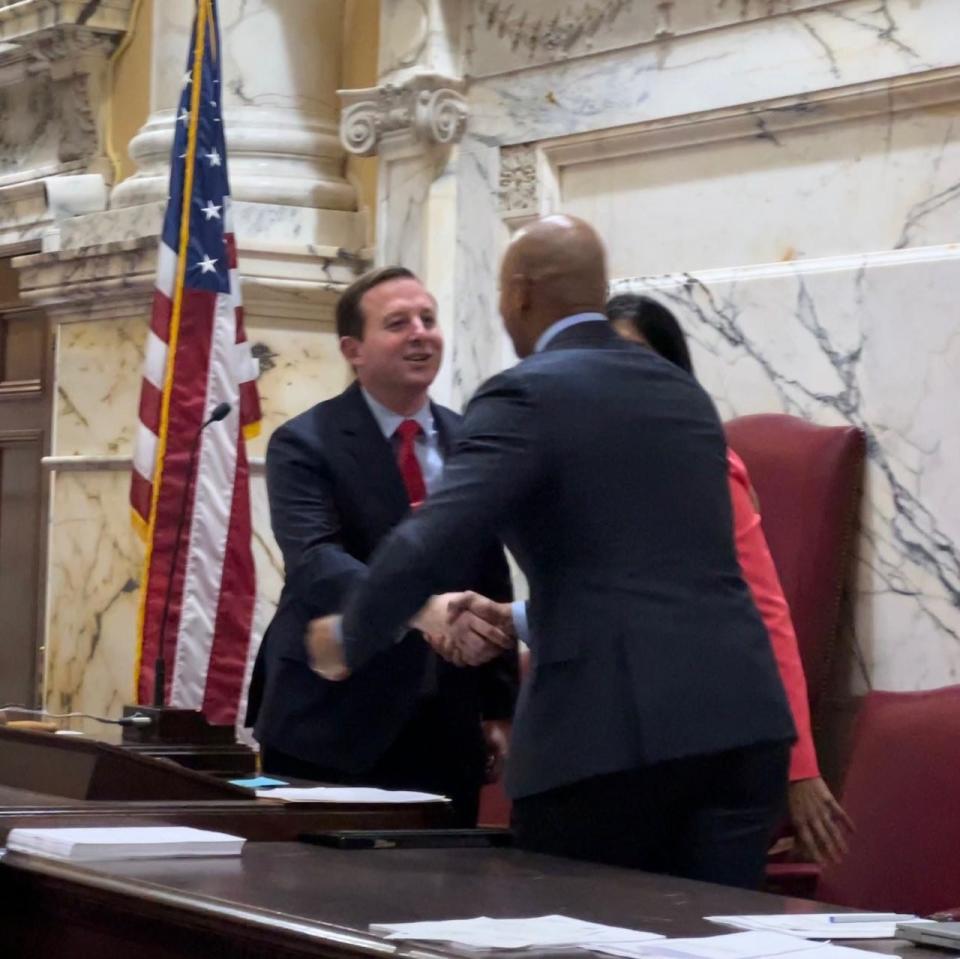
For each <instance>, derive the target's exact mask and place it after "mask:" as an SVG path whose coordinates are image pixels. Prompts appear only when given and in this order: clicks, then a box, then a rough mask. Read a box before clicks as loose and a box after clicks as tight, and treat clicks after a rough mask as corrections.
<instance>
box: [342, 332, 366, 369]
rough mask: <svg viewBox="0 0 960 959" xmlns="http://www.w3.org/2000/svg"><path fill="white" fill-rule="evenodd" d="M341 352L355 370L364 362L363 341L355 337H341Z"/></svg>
mask: <svg viewBox="0 0 960 959" xmlns="http://www.w3.org/2000/svg"><path fill="white" fill-rule="evenodd" d="M340 352H341V354H342V355H343V358H344V359H345V360H346V361H347V362H348V363H349V364H350V365H351V366H352V367H354V368H356V367H357V365H358V363H362V362H363V340H358V339H357V338H356V337H355V336H341V337H340Z"/></svg>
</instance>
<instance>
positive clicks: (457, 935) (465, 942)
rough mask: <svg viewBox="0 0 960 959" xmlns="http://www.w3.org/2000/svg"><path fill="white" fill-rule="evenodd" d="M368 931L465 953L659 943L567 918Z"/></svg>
mask: <svg viewBox="0 0 960 959" xmlns="http://www.w3.org/2000/svg"><path fill="white" fill-rule="evenodd" d="M370 931H371V932H374V933H377V934H378V935H382V936H385V937H386V938H388V939H413V940H418V941H426V942H449V943H453V944H455V945H458V946H464V947H466V948H468V949H530V948H535V947H541V948H543V947H553V948H563V947H573V948H577V947H579V948H583V949H592V948H594V947H595V946H597V945H598V944H600V943H609V942H624V943H636V942H642V941H650V940H654V939H662V938H663V937H662V936H659V935H657V933H653V932H641V931H639V930H636V929H622V928H618V927H616V926H605V925H601V924H600V923H596V922H585V921H583V920H580V919H573V918H571V917H570V916H534V917H531V918H526V919H490V918H489V917H487V916H478V917H476V918H474V919H450V920H441V921H438V922H401V923H373V924H371V926H370Z"/></svg>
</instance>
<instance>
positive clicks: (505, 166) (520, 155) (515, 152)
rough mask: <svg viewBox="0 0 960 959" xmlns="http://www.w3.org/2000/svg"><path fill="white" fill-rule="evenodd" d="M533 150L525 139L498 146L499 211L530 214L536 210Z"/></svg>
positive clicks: (510, 214) (536, 181) (537, 191)
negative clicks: (523, 141)
mask: <svg viewBox="0 0 960 959" xmlns="http://www.w3.org/2000/svg"><path fill="white" fill-rule="evenodd" d="M539 207H540V203H539V183H538V180H537V151H536V149H535V148H534V147H533V146H532V145H531V144H528V143H521V144H519V145H517V146H509V147H503V148H502V149H501V150H500V215H501V216H503V217H505V218H506V217H518V216H524V217H525V216H533V215H536V213H537V211H538V210H539Z"/></svg>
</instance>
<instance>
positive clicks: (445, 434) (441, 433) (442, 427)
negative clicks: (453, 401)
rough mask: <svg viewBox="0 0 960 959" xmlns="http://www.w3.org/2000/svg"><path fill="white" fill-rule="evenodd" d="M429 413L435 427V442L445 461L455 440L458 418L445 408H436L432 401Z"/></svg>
mask: <svg viewBox="0 0 960 959" xmlns="http://www.w3.org/2000/svg"><path fill="white" fill-rule="evenodd" d="M430 412H431V413H433V422H434V423H436V425H437V440H438V442H439V445H440V452H441V453H442V454H443V458H444V460H446V458H447V457H448V456H449V455H450V453H451V452H452V451H453V442H454V439H455V438H456V432H457V423H459V422H460V417H458V416H457V415H456V413H454V412H452V411H451V410H448V409H447V408H446V407H443V406H437V404H436V403H434V402H433V401H432V400H431V402H430Z"/></svg>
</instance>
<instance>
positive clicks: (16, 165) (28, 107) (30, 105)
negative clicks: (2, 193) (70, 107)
mask: <svg viewBox="0 0 960 959" xmlns="http://www.w3.org/2000/svg"><path fill="white" fill-rule="evenodd" d="M55 89H56V88H55V87H54V86H52V85H51V83H50V81H49V78H48V77H45V76H39V77H34V78H33V79H30V80H25V81H24V82H22V83H19V84H17V85H15V86H8V87H0V116H2V117H3V124H2V125H0V177H2V176H4V175H7V176H9V175H12V174H15V173H17V172H19V171H22V170H25V169H32V168H35V167H40V168H43V167H47V166H55V165H56V164H57V163H59V161H60V156H59V141H60V134H61V131H60V126H59V107H58V105H57V103H56V102H55V98H54V91H55Z"/></svg>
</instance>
